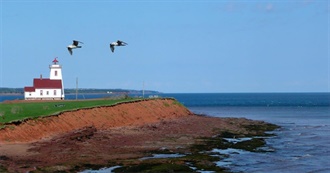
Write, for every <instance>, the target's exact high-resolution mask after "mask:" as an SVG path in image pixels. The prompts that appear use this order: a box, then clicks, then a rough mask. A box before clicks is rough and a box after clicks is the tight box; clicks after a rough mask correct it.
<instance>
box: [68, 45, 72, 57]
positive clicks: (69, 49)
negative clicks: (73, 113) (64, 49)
mask: <svg viewBox="0 0 330 173" xmlns="http://www.w3.org/2000/svg"><path fill="white" fill-rule="evenodd" d="M68 51H69V53H70V55H72V49H71V48H70V47H68Z"/></svg>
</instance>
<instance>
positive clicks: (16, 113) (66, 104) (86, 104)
mask: <svg viewBox="0 0 330 173" xmlns="http://www.w3.org/2000/svg"><path fill="white" fill-rule="evenodd" d="M134 100H138V99H137V98H123V99H96V100H78V101H76V100H70V101H42V102H13V103H10V102H9V103H0V123H2V124H6V123H10V122H19V121H24V120H25V119H31V118H37V117H41V116H49V115H54V114H58V113H60V112H64V111H70V110H77V109H82V108H92V107H98V106H110V105H114V104H118V103H121V102H126V101H134Z"/></svg>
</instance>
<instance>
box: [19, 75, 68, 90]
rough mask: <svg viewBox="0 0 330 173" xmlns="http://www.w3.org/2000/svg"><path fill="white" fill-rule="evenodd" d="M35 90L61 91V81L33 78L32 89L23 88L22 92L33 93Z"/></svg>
mask: <svg viewBox="0 0 330 173" xmlns="http://www.w3.org/2000/svg"><path fill="white" fill-rule="evenodd" d="M35 89H62V80H50V79H47V78H46V79H45V78H42V79H40V78H34V79H33V87H24V91H28V92H33V91H35Z"/></svg>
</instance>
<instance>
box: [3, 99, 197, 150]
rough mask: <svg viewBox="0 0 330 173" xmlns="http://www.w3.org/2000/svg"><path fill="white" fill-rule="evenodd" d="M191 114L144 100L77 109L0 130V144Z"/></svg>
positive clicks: (175, 104)
mask: <svg viewBox="0 0 330 173" xmlns="http://www.w3.org/2000/svg"><path fill="white" fill-rule="evenodd" d="M191 115H192V113H191V112H190V111H189V110H188V109H186V108H185V107H183V106H181V105H180V104H179V103H178V102H177V101H175V100H172V99H157V100H145V101H138V102H135V103H125V104H119V105H116V106H110V107H98V108H94V109H81V110H78V111H71V112H64V113H61V114H59V115H57V116H51V117H45V118H39V119H35V120H28V121H26V122H23V123H22V124H20V125H18V126H17V125H15V124H12V125H8V126H7V128H5V129H1V130H0V144H1V143H18V142H32V141H37V140H40V139H43V138H47V137H51V136H55V135H58V134H63V133H67V132H70V131H72V130H77V129H81V128H83V127H87V126H94V127H95V128H96V129H98V130H106V129H109V128H115V127H122V126H138V125H143V124H146V123H153V122H158V121H162V120H165V119H166V120H170V119H173V118H178V117H184V116H191Z"/></svg>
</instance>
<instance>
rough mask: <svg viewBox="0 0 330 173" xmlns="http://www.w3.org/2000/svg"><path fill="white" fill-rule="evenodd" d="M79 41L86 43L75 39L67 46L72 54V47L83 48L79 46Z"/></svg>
mask: <svg viewBox="0 0 330 173" xmlns="http://www.w3.org/2000/svg"><path fill="white" fill-rule="evenodd" d="M79 43H82V44H84V43H83V42H81V41H77V40H73V43H72V44H70V45H69V46H68V47H67V48H68V51H69V53H70V55H72V49H76V48H81V46H78V44H79Z"/></svg>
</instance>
